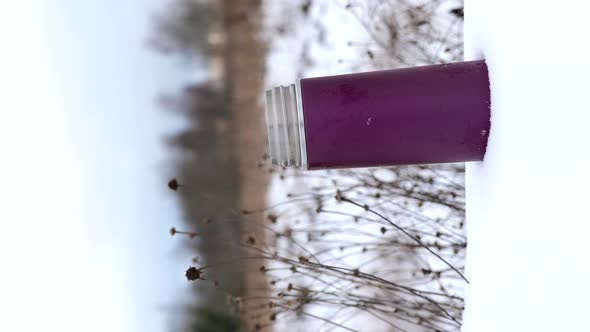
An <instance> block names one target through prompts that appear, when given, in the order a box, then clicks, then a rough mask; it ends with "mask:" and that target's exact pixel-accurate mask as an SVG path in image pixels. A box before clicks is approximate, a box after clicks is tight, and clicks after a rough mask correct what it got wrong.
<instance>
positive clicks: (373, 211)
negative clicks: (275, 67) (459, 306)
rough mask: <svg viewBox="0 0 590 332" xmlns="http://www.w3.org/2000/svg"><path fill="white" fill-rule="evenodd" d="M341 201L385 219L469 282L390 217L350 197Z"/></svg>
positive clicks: (467, 281)
mask: <svg viewBox="0 0 590 332" xmlns="http://www.w3.org/2000/svg"><path fill="white" fill-rule="evenodd" d="M342 201H343V202H347V203H350V204H352V205H355V206H358V207H360V208H362V209H365V210H367V211H368V212H371V213H372V214H374V215H376V216H378V217H380V218H381V219H383V220H385V221H387V222H388V223H389V224H390V225H391V226H393V227H395V228H396V229H397V230H399V231H400V232H402V233H404V234H405V235H406V236H408V237H409V238H411V239H412V240H414V241H416V243H418V245H420V246H421V247H422V248H424V249H426V250H427V251H428V252H430V253H431V254H433V255H434V256H436V257H437V258H438V259H440V260H441V261H442V262H443V263H445V264H446V265H447V266H448V267H450V268H451V269H452V270H453V271H455V272H457V274H458V275H459V276H461V278H462V279H463V280H465V282H466V283H469V280H467V278H465V276H464V275H463V273H461V272H460V271H459V270H458V269H457V268H455V267H454V266H453V265H451V263H449V262H448V261H447V260H446V259H444V258H442V257H441V256H440V255H439V254H437V253H436V252H434V251H433V250H432V249H430V248H429V247H428V246H427V245H425V244H424V243H422V241H420V240H418V239H417V238H416V237H415V236H414V235H412V234H410V233H408V232H407V231H406V230H405V229H403V228H401V227H400V226H398V225H397V224H395V223H394V222H393V221H391V219H389V218H387V217H386V216H384V215H382V214H381V213H379V212H377V211H375V210H373V209H371V208H370V207H367V206H366V205H363V204H359V203H357V202H355V201H353V200H351V199H348V198H346V197H342Z"/></svg>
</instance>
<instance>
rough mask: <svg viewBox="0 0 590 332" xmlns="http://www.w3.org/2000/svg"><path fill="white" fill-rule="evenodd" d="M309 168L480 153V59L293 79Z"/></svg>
mask: <svg viewBox="0 0 590 332" xmlns="http://www.w3.org/2000/svg"><path fill="white" fill-rule="evenodd" d="M301 92H302V101H303V115H304V118H305V137H306V146H307V161H308V165H309V166H308V167H309V169H325V168H348V167H369V166H389V165H409V164H430V163H447V162H463V161H477V160H482V159H483V157H484V154H485V149H486V144H487V139H488V135H489V131H490V88H489V80H488V70H487V66H486V64H485V62H484V61H483V60H479V61H469V62H459V63H451V64H446V65H436V66H424V67H414V68H404V69H395V70H384V71H375V72H368V73H360V74H351V75H338V76H328V77H317V78H307V79H302V80H301Z"/></svg>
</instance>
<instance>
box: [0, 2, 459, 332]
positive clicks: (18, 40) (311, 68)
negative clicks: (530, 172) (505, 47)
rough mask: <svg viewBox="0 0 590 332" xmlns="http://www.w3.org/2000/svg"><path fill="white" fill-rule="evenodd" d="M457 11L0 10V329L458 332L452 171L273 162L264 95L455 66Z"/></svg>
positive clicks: (136, 5) (444, 6)
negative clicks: (345, 76) (300, 82)
mask: <svg viewBox="0 0 590 332" xmlns="http://www.w3.org/2000/svg"><path fill="white" fill-rule="evenodd" d="M462 20H463V9H462V2H461V1H451V0H431V1H419V0H388V1H373V0H358V1H352V0H351V1H347V0H326V1H317V0H315V1H311V0H293V1H270V0H266V1H262V0H233V1H229V0H167V1H162V0H160V1H157V0H142V1H137V0H128V1H114V0H103V1H83V2H82V1H73V0H50V1H41V0H39V1H22V2H4V3H2V4H0V40H1V41H2V44H1V46H0V47H1V48H2V53H1V55H0V56H1V59H2V61H0V66H1V67H0V68H1V73H2V77H1V78H0V84H2V85H1V86H2V89H1V90H0V91H2V92H1V94H0V96H1V97H0V135H2V136H1V140H0V147H1V150H0V151H1V155H0V156H1V158H2V160H1V161H2V172H1V173H0V183H2V189H0V195H1V196H0V197H1V200H0V222H1V223H2V226H3V230H2V232H0V234H1V235H0V237H1V239H0V240H1V241H0V249H1V250H0V258H1V262H2V263H3V264H2V269H1V271H2V274H1V275H2V277H1V279H0V280H2V282H1V283H0V310H1V311H0V317H1V318H0V330H2V331H33V330H41V329H43V330H49V331H54V330H55V331H57V330H59V331H80V330H82V331H105V330H109V331H251V330H265V331H283V330H287V329H289V330H297V331H434V330H439V331H454V330H458V329H459V328H460V324H461V313H462V310H463V288H464V286H465V282H464V280H463V279H462V278H461V275H460V274H458V273H457V272H456V271H455V270H458V271H462V270H463V265H464V252H465V246H466V239H465V234H464V212H465V210H464V179H463V172H464V167H463V165H462V164H456V165H438V166H413V167H396V168H386V169H358V170H336V171H325V172H311V173H310V172H300V171H292V170H285V169H281V168H277V167H273V166H272V165H270V164H269V162H268V160H267V155H266V152H267V141H266V127H265V122H264V121H265V117H264V105H263V99H262V96H263V92H264V90H265V89H267V88H270V87H272V86H275V85H280V84H283V85H285V84H291V83H293V82H294V81H295V80H296V79H297V78H301V77H310V76H321V75H332V74H340V73H350V72H357V71H367V70H378V69H389V68H398V67H405V66H416V65H426V64H437V63H445V62H450V61H459V60H462V57H463V53H462V52H463V47H462V26H463V21H462ZM172 179H176V181H177V182H178V184H179V185H178V186H176V185H174V183H169V181H170V180H172ZM342 197H346V198H347V200H345V201H343V200H342ZM400 228H401V229H404V230H405V232H400V231H399V230H400ZM171 235H172V236H171ZM433 252H436V254H437V256H435V255H433V254H432V253H433ZM190 267H194V268H195V269H197V270H196V271H198V272H199V274H198V277H199V278H197V280H193V281H189V280H187V277H189V276H193V277H194V273H193V274H191V273H188V272H190V271H191V269H190ZM193 271H194V270H193ZM185 273H186V276H185ZM192 279H194V278H192Z"/></svg>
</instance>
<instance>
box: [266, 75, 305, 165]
mask: <svg viewBox="0 0 590 332" xmlns="http://www.w3.org/2000/svg"><path fill="white" fill-rule="evenodd" d="M266 125H267V128H268V142H269V148H270V158H271V161H272V163H273V164H274V165H278V166H282V167H296V168H306V167H307V158H306V153H305V133H304V126H303V109H302V103H301V93H300V89H299V82H297V83H295V84H291V85H289V86H278V87H275V88H272V89H270V90H266Z"/></svg>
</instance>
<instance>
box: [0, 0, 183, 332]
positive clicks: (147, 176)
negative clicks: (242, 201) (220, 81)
mask: <svg viewBox="0 0 590 332" xmlns="http://www.w3.org/2000/svg"><path fill="white" fill-rule="evenodd" d="M163 3H165V2H164V1H158V0H125V1H119V0H93V1H90V0H88V1H79V0H38V1H35V0H31V1H26V0H23V1H21V0H19V1H2V2H0V50H1V53H0V165H1V166H0V225H1V229H0V264H1V265H0V317H2V318H1V319H0V331H11V332H12V331H41V330H43V331H101V332H104V331H163V330H166V326H167V323H168V321H169V320H170V319H169V318H170V317H172V316H167V315H168V314H169V313H170V312H174V311H179V309H178V308H177V307H175V306H177V305H178V304H179V303H180V302H179V300H178V299H177V297H176V296H177V295H179V294H182V293H186V290H187V289H188V288H189V287H190V286H189V285H188V284H187V282H186V280H184V279H183V276H182V273H183V271H184V270H183V269H185V268H186V265H187V264H188V263H189V257H190V253H182V250H180V249H179V248H178V247H179V243H178V241H174V239H173V238H171V237H170V236H169V235H168V229H169V228H170V227H172V226H178V224H179V223H180V215H179V208H178V206H177V202H176V200H175V199H174V196H173V195H172V193H171V192H169V191H168V190H167V188H166V180H167V179H168V177H169V176H171V175H173V169H172V163H171V162H170V157H169V156H168V155H167V154H166V151H165V149H164V146H163V143H162V136H163V134H164V133H165V132H172V131H173V130H174V129H175V128H178V126H179V125H181V124H180V123H179V119H174V118H170V117H169V116H170V114H167V113H164V112H162V111H160V110H158V109H157V104H156V103H155V100H156V98H157V96H158V94H159V93H161V92H165V91H174V90H175V89H176V88H177V87H178V85H179V84H180V83H181V82H182V81H183V80H186V79H187V78H188V77H190V74H187V73H186V71H187V70H186V69H187V66H186V65H180V64H179V63H178V62H175V61H173V60H172V59H167V58H163V57H160V56H158V55H156V54H154V53H153V52H151V51H150V50H149V49H148V48H147V47H146V46H145V45H146V39H147V36H148V32H149V28H150V25H149V23H150V15H151V14H152V13H153V11H154V10H155V9H156V8H159V7H161V5H162V4H163ZM167 115H168V116H167Z"/></svg>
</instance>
